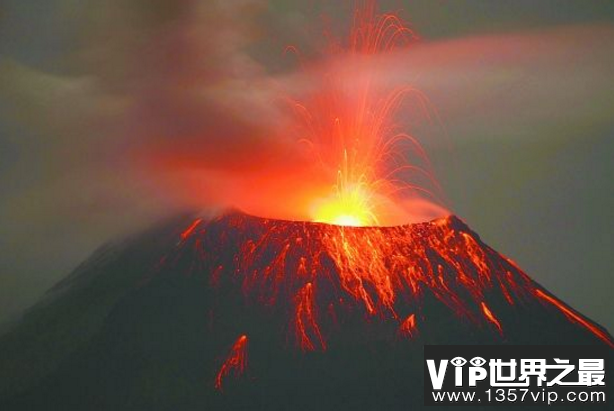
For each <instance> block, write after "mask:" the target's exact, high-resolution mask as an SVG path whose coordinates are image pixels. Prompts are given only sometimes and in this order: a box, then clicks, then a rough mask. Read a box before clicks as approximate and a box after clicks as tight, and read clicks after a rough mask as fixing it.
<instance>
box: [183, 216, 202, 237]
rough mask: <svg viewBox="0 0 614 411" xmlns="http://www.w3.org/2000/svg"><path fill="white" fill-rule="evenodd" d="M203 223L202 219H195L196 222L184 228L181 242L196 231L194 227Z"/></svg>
mask: <svg viewBox="0 0 614 411" xmlns="http://www.w3.org/2000/svg"><path fill="white" fill-rule="evenodd" d="M202 221H203V219H202V218H197V219H196V220H194V221H193V222H192V224H190V226H189V227H188V228H186V229H185V230H184V231H183V232H182V233H181V239H182V240H183V241H185V240H186V239H187V238H188V237H189V236H190V235H191V234H192V233H193V232H194V230H195V229H196V227H198V225H199V224H200V223H201V222H202Z"/></svg>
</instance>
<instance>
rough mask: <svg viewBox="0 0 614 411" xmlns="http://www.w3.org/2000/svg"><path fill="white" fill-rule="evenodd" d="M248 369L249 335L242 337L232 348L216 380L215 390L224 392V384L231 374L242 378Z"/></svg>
mask: <svg viewBox="0 0 614 411" xmlns="http://www.w3.org/2000/svg"><path fill="white" fill-rule="evenodd" d="M246 367H247V335H245V334H244V335H242V336H240V337H239V338H238V339H237V341H236V342H235V343H234V345H233V346H232V348H231V350H230V353H229V354H228V357H227V358H226V361H224V364H222V367H221V368H220V371H219V372H218V373H217V376H216V378H215V389H217V390H219V391H222V382H223V380H224V379H225V378H226V377H227V376H228V375H229V374H230V373H233V374H234V376H235V377H239V376H241V375H242V374H243V373H244V372H245V368H246Z"/></svg>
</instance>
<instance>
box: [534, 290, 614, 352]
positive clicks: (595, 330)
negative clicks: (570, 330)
mask: <svg viewBox="0 0 614 411" xmlns="http://www.w3.org/2000/svg"><path fill="white" fill-rule="evenodd" d="M534 292H535V295H536V296H538V297H539V298H541V299H543V300H545V301H547V302H549V303H550V304H552V305H554V306H555V307H556V308H558V309H559V310H561V312H562V313H563V314H564V315H565V317H567V318H569V319H570V320H571V321H574V322H577V323H578V324H580V325H582V326H583V327H584V328H586V329H587V330H589V331H590V332H592V333H593V334H595V335H596V336H597V337H599V338H600V339H601V340H602V341H604V342H605V343H606V344H608V345H609V346H610V347H614V342H613V341H612V340H610V338H609V337H608V335H607V334H606V333H605V332H603V331H602V330H601V329H599V328H598V327H596V326H594V325H593V324H591V323H589V322H588V321H586V320H585V319H584V318H582V317H581V316H580V315H578V314H576V313H575V312H574V311H573V310H572V309H571V308H569V307H568V306H566V305H565V304H564V303H563V302H561V301H559V300H557V299H556V298H554V297H553V296H551V295H548V294H546V293H545V292H543V291H542V290H540V289H539V288H536V289H535V290H534Z"/></svg>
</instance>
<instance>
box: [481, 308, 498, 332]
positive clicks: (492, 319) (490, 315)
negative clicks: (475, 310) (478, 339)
mask: <svg viewBox="0 0 614 411" xmlns="http://www.w3.org/2000/svg"><path fill="white" fill-rule="evenodd" d="M481 307H482V312H483V313H484V315H485V316H486V318H487V319H488V321H490V322H491V323H492V324H494V326H495V327H497V329H498V330H499V332H500V333H503V328H501V323H500V322H499V320H498V319H497V317H495V315H494V314H493V313H492V311H490V308H488V306H487V305H486V303H485V302H483V301H482V304H481Z"/></svg>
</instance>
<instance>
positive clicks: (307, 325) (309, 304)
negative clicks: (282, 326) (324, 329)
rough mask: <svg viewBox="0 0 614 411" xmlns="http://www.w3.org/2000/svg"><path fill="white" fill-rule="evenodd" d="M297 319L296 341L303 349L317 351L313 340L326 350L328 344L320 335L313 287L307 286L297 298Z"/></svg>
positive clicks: (295, 321) (295, 323) (295, 319)
mask: <svg viewBox="0 0 614 411" xmlns="http://www.w3.org/2000/svg"><path fill="white" fill-rule="evenodd" d="M295 303H296V308H295V317H294V323H293V324H294V327H295V329H296V339H297V341H298V344H299V345H300V347H301V349H303V350H304V351H313V350H315V345H314V342H313V341H312V340H316V341H317V343H318V345H319V347H320V348H321V349H322V350H326V343H325V342H324V339H323V338H322V334H321V333H320V328H319V326H318V323H317V322H316V320H315V319H316V315H315V305H314V301H313V285H312V284H311V283H307V284H305V286H303V288H301V289H300V290H299V291H298V292H297V293H296V297H295Z"/></svg>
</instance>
